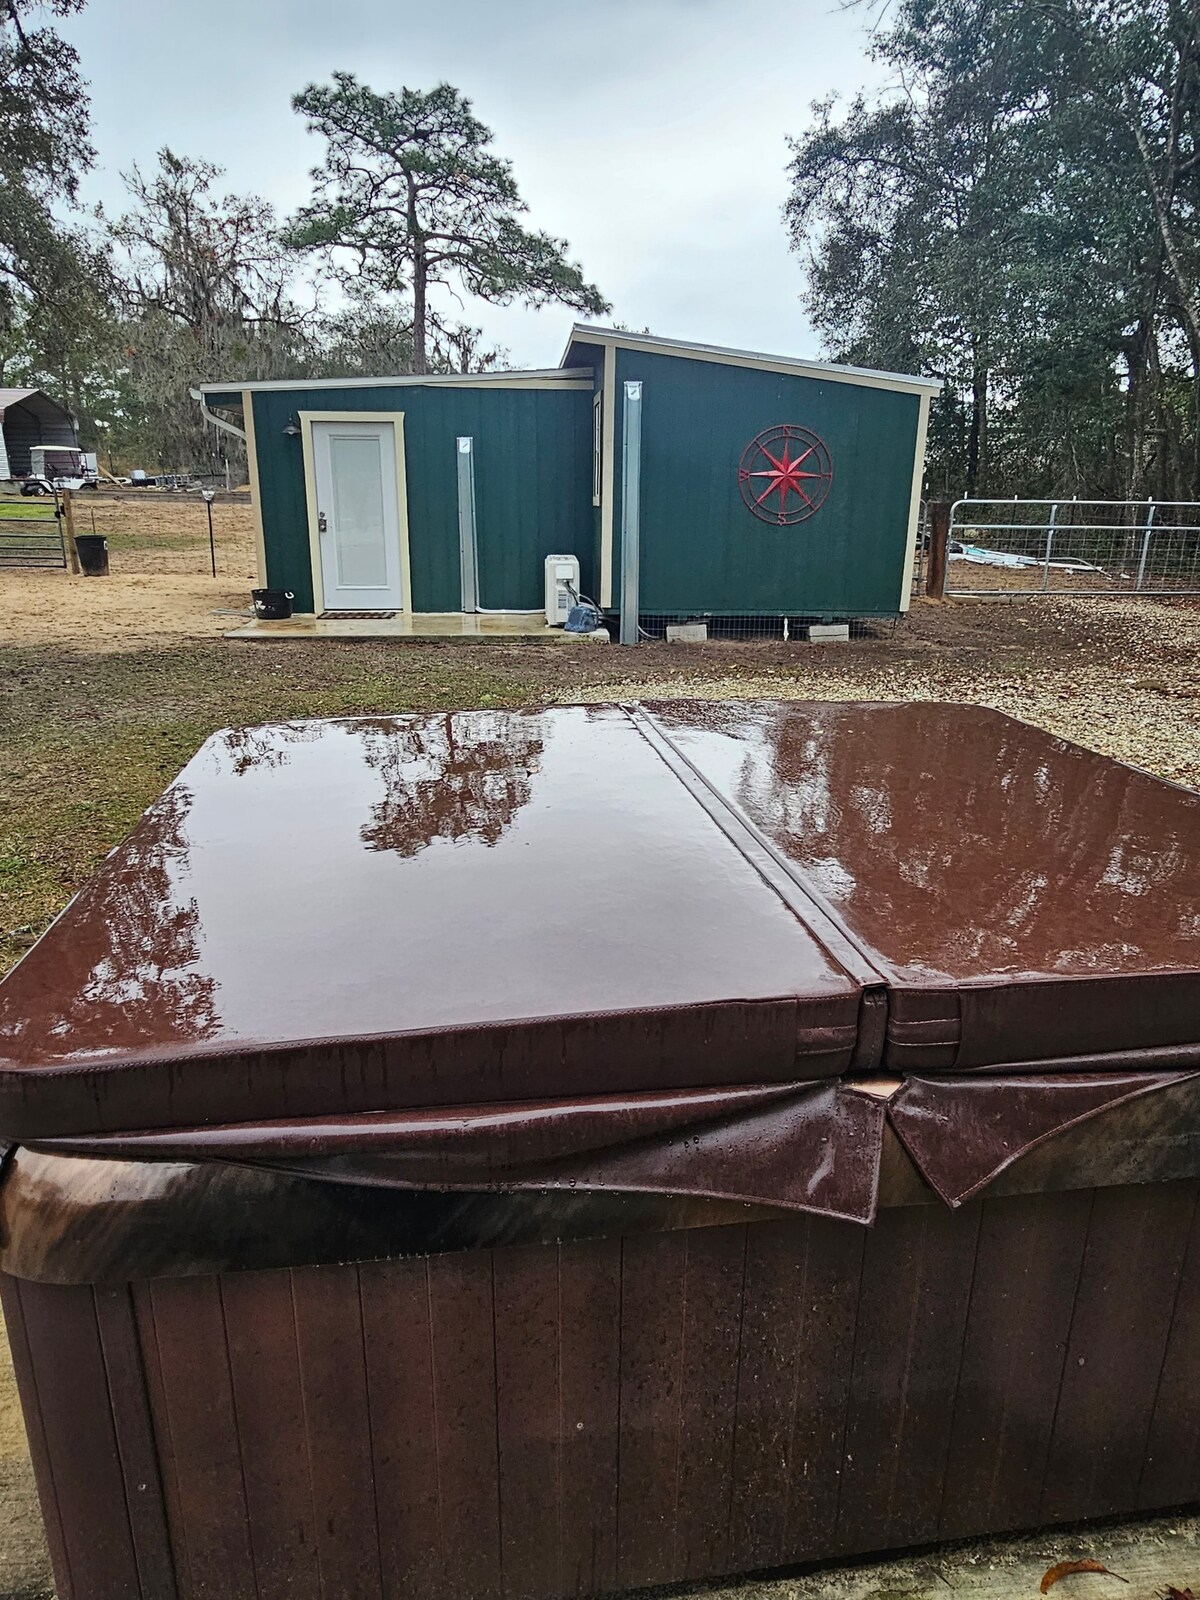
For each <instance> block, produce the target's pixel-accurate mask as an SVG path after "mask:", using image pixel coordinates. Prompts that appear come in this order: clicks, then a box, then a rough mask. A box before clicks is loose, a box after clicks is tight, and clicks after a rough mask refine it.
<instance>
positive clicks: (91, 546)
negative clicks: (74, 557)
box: [75, 533, 108, 578]
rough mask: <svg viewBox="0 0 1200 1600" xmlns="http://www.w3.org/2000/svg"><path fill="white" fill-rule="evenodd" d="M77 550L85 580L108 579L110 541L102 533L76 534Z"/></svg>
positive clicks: (80, 568)
mask: <svg viewBox="0 0 1200 1600" xmlns="http://www.w3.org/2000/svg"><path fill="white" fill-rule="evenodd" d="M75 550H76V553H77V554H78V556H79V570H80V572H81V573H82V574H83V576H84V577H85V578H107V577H108V540H107V539H106V538H105V537H104V535H103V534H102V533H78V534H76V535H75Z"/></svg>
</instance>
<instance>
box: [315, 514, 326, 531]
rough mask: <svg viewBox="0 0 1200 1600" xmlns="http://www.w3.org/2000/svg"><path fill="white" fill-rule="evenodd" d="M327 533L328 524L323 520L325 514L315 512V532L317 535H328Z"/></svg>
mask: <svg viewBox="0 0 1200 1600" xmlns="http://www.w3.org/2000/svg"><path fill="white" fill-rule="evenodd" d="M328 531H329V524H328V522H326V520H325V513H324V512H323V511H318V512H317V532H318V533H328Z"/></svg>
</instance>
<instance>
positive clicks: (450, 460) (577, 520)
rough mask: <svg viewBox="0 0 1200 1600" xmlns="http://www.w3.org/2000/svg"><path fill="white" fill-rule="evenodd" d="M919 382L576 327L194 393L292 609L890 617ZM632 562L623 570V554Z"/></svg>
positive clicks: (904, 568)
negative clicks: (563, 597)
mask: <svg viewBox="0 0 1200 1600" xmlns="http://www.w3.org/2000/svg"><path fill="white" fill-rule="evenodd" d="M938 387H939V386H938V385H937V384H936V383H933V382H931V381H929V380H926V379H923V378H916V377H907V376H903V375H898V374H894V373H885V372H873V371H867V370H863V369H860V368H855V367H847V366H837V365H833V364H831V363H822V362H815V361H801V360H796V359H792V358H790V357H786V356H771V355H758V354H753V353H750V352H746V351H738V350H726V349H720V348H717V347H715V346H708V345H698V344H689V343H685V342H683V341H681V340H667V339H658V338H654V337H652V336H650V335H648V334H645V335H643V334H631V333H626V332H623V331H621V330H618V329H612V328H600V327H590V326H576V327H575V328H573V329H572V332H571V336H570V339H569V341H568V345H567V349H566V353H565V354H564V356H563V359H562V362H561V364H560V366H559V367H557V368H554V369H551V370H547V371H537V372H503V373H481V374H457V373H453V374H436V375H429V376H421V377H414V376H406V377H393V378H340V379H323V380H317V379H302V380H287V381H283V382H269V383H245V384H231V383H221V384H215V383H214V384H206V385H203V386H201V387H200V388H199V389H197V390H194V391H193V393H194V395H195V397H196V398H197V399H198V400H199V401H200V403H201V406H202V407H203V409H204V411H205V414H206V416H207V417H208V418H209V420H210V421H212V422H213V423H214V424H215V425H217V426H219V427H225V428H229V429H231V430H232V431H234V432H237V433H240V434H242V435H243V436H244V437H245V440H246V445H247V453H248V457H249V462H250V485H251V492H252V497H253V504H254V511H255V525H256V533H257V542H258V563H259V575H260V582H261V583H262V584H263V585H264V586H269V587H272V588H282V589H290V590H291V591H292V592H293V594H294V596H295V608H296V610H297V612H300V613H317V614H321V613H326V614H329V615H334V616H336V615H337V614H338V613H341V612H356V611H366V612H369V613H373V612H379V611H387V612H395V613H397V614H403V615H412V616H420V615H421V614H457V613H470V612H482V613H487V612H503V613H522V612H527V613H538V612H541V611H542V610H543V607H544V604H545V595H546V576H545V574H546V558H547V557H549V556H552V555H553V556H560V557H566V558H574V559H575V560H577V561H578V563H579V589H580V590H581V592H582V593H583V594H585V595H589V596H591V597H593V598H594V599H595V600H596V602H597V604H598V605H599V606H600V607H601V609H602V610H604V611H605V612H606V613H609V614H612V615H616V614H617V613H619V612H620V611H621V609H622V606H623V605H624V607H625V609H626V612H627V613H628V612H629V611H631V610H632V612H633V613H634V614H635V615H637V616H641V617H643V618H645V617H650V616H656V617H663V618H670V617H678V618H686V617H720V616H727V617H728V616H775V617H779V616H799V617H829V618H849V617H859V616H864V617H865V616H895V615H897V614H899V613H901V612H903V611H905V610H906V609H907V607H908V603H909V589H910V575H911V572H912V565H913V551H914V546H915V541H916V533H917V514H918V506H919V500H920V486H921V477H922V471H923V465H924V448H925V432H926V422H927V418H928V411H929V401H930V397H931V395H932V394H933V393H934V392H935V391H936V390H937V388H938ZM630 551H632V552H634V558H633V560H632V561H630V560H627V559H626V557H627V553H628V552H630Z"/></svg>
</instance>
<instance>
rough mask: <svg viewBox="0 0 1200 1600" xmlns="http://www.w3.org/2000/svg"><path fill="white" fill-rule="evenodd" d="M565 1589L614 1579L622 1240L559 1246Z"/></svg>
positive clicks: (587, 1590)
mask: <svg viewBox="0 0 1200 1600" xmlns="http://www.w3.org/2000/svg"><path fill="white" fill-rule="evenodd" d="M559 1304H560V1307H561V1317H560V1322H559V1340H560V1347H559V1357H558V1360H559V1385H560V1402H559V1409H560V1414H561V1417H562V1429H563V1438H562V1500H561V1518H562V1521H561V1526H560V1533H559V1540H560V1547H561V1552H562V1553H561V1567H560V1570H561V1574H562V1591H563V1593H564V1594H566V1595H584V1594H593V1593H596V1592H600V1591H604V1590H607V1589H613V1588H615V1587H616V1583H617V1473H618V1455H619V1434H620V1393H621V1241H620V1239H595V1240H586V1241H584V1242H582V1243H577V1244H571V1245H563V1246H562V1247H561V1248H560V1250H559Z"/></svg>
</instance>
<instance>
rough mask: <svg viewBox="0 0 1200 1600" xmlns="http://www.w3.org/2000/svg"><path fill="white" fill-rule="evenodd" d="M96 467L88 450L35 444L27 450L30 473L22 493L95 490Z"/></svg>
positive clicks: (98, 482) (68, 446) (23, 485)
mask: <svg viewBox="0 0 1200 1600" xmlns="http://www.w3.org/2000/svg"><path fill="white" fill-rule="evenodd" d="M99 485H100V473H99V467H98V464H97V461H96V457H95V455H93V454H92V452H91V451H89V450H76V449H75V448H74V447H73V446H71V445H63V444H35V445H34V446H33V448H32V449H31V450H30V452H29V476H28V477H27V478H26V479H25V481H24V483H22V485H21V493H22V494H53V493H54V491H55V489H96V488H98V487H99Z"/></svg>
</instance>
